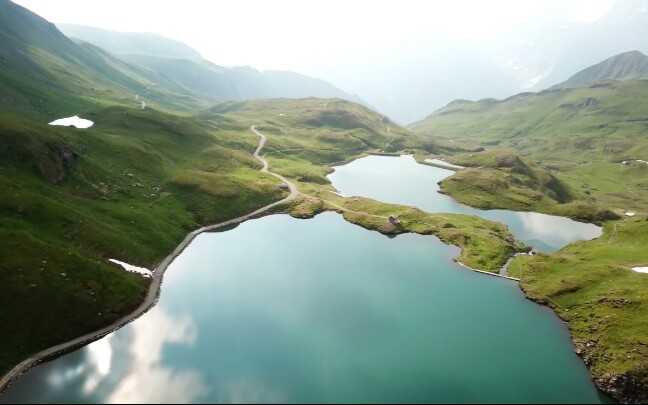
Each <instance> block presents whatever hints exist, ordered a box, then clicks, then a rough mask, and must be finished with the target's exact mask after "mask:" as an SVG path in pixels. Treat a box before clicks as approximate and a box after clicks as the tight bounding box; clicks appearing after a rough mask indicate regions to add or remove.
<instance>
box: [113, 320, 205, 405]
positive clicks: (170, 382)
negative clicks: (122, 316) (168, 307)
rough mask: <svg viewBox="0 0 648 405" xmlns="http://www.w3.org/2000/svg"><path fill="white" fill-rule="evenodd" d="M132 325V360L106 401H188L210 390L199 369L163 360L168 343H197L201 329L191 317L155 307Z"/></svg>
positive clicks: (187, 344) (130, 348)
mask: <svg viewBox="0 0 648 405" xmlns="http://www.w3.org/2000/svg"><path fill="white" fill-rule="evenodd" d="M129 329H130V332H132V338H131V339H132V340H131V342H130V345H129V347H128V352H129V353H130V358H131V360H130V364H129V367H128V370H127V372H126V375H125V376H123V377H122V378H121V379H120V381H119V383H118V384H117V386H116V387H115V388H114V389H113V390H112V393H111V395H110V396H109V397H108V398H107V400H106V402H107V403H145V402H148V403H189V402H195V401H196V400H197V399H198V398H200V397H202V396H204V395H206V394H207V388H206V385H205V384H204V381H203V377H202V375H201V374H200V373H198V372H196V371H193V370H174V369H172V368H170V367H168V366H166V365H163V364H162V357H163V352H164V349H165V346H166V345H168V344H180V345H186V346H191V345H193V344H194V343H195V341H196V338H197V336H198V330H197V328H196V325H195V324H194V322H193V320H192V319H191V318H190V317H188V316H185V317H182V318H174V317H172V316H170V315H169V314H167V313H165V312H164V310H162V309H161V308H160V307H156V308H154V309H153V310H151V312H149V313H148V314H147V315H146V316H144V317H142V318H141V319H139V320H138V321H137V322H134V323H133V324H131V326H129Z"/></svg>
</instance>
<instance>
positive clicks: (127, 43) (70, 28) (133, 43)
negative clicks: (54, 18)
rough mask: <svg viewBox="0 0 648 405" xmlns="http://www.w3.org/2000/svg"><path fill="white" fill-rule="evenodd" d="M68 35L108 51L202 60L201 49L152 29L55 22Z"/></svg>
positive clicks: (118, 53)
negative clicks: (114, 28)
mask: <svg viewBox="0 0 648 405" xmlns="http://www.w3.org/2000/svg"><path fill="white" fill-rule="evenodd" d="M56 27H57V28H58V29H59V30H60V31H61V32H62V33H63V34H65V35H66V36H68V37H69V38H78V39H81V40H82V41H84V42H89V43H91V44H93V45H96V46H98V47H100V48H103V49H105V50H107V51H108V52H111V53H114V54H117V55H120V54H141V55H149V56H157V57H161V58H175V59H188V60H193V61H197V62H200V61H202V60H203V57H202V55H201V54H200V52H198V51H196V50H195V49H193V48H192V47H190V46H189V45H187V44H185V43H182V42H180V41H175V40H173V39H169V38H166V37H163V36H162V35H158V34H153V33H134V32H115V31H110V30H105V29H101V28H94V27H87V26H85V25H78V24H56Z"/></svg>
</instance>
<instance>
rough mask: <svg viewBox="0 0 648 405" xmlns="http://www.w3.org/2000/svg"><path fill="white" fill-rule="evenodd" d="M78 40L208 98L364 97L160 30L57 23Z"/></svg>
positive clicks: (164, 81)
mask: <svg viewBox="0 0 648 405" xmlns="http://www.w3.org/2000/svg"><path fill="white" fill-rule="evenodd" d="M58 27H59V29H60V30H61V31H63V32H64V33H65V34H67V35H69V36H70V37H73V38H75V39H77V40H80V41H83V42H87V43H90V44H93V45H95V46H99V47H101V48H103V49H105V50H107V51H109V52H111V53H113V54H115V55H116V56H117V57H119V58H121V59H122V60H124V61H126V62H129V63H131V64H134V65H136V66H140V67H143V68H145V69H147V70H149V73H150V75H149V80H151V81H153V82H157V81H161V83H160V84H161V85H163V86H167V87H168V88H170V89H173V91H174V92H178V93H180V94H186V95H198V96H200V97H201V98H204V99H205V100H208V101H209V102H214V103H218V102H223V101H229V100H251V99H262V98H307V97H320V98H336V97H337V98H343V99H347V100H350V101H355V102H359V103H363V101H362V100H361V99H360V98H359V97H358V96H355V95H352V94H349V93H347V92H345V91H343V90H341V89H339V88H337V87H335V86H334V85H332V84H330V83H328V82H326V81H324V80H320V79H316V78H312V77H309V76H304V75H301V74H299V73H294V72H289V71H266V72H260V71H258V70H256V69H254V68H252V67H249V66H242V67H224V66H219V65H216V64H214V63H212V62H210V61H208V60H205V59H204V58H203V57H202V56H201V55H200V53H199V52H198V51H197V50H195V49H193V48H191V47H190V46H188V45H186V44H184V43H182V42H179V41H175V40H172V39H169V38H166V37H164V36H161V35H157V34H148V33H124V32H117V31H109V30H104V29H99V28H94V27H87V26H82V25H70V24H59V25H58Z"/></svg>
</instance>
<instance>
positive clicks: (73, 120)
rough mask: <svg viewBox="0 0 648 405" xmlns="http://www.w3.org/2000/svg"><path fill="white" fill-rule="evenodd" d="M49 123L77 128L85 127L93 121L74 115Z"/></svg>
mask: <svg viewBox="0 0 648 405" xmlns="http://www.w3.org/2000/svg"><path fill="white" fill-rule="evenodd" d="M49 124H50V125H55V126H59V127H77V128H79V129H86V128H90V127H91V126H93V125H94V122H92V121H90V120H85V119H83V118H79V116H78V115H75V116H74V117H69V118H61V119H60V120H56V121H53V122H50V123H49Z"/></svg>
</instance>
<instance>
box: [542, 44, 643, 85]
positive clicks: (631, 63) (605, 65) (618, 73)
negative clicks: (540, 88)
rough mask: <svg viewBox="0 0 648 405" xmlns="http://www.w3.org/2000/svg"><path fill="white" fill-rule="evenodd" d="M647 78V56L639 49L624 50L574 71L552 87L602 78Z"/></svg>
mask: <svg viewBox="0 0 648 405" xmlns="http://www.w3.org/2000/svg"><path fill="white" fill-rule="evenodd" d="M641 78H648V56H646V55H644V54H643V53H641V52H639V51H632V52H625V53H622V54H620V55H616V56H613V57H611V58H609V59H607V60H605V61H603V62H601V63H598V64H596V65H594V66H591V67H589V68H587V69H585V70H582V71H580V72H578V73H576V74H575V75H574V76H572V77H571V78H569V79H568V80H567V81H565V82H563V83H560V84H558V85H556V86H553V87H552V89H564V88H574V87H586V86H589V85H592V84H594V83H596V82H600V81H603V80H630V79H641Z"/></svg>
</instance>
